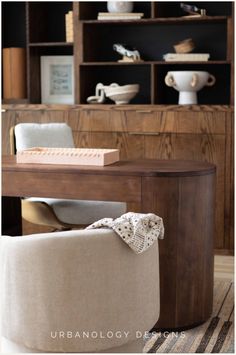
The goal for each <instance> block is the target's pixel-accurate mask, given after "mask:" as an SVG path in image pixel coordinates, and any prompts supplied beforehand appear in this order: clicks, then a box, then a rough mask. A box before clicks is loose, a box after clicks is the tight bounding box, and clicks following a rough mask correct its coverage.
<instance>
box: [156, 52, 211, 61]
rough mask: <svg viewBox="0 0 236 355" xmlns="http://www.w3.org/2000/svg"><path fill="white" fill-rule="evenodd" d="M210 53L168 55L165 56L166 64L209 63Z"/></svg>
mask: <svg viewBox="0 0 236 355" xmlns="http://www.w3.org/2000/svg"><path fill="white" fill-rule="evenodd" d="M209 58H210V54H209V53H167V54H164V55H163V59H164V60H165V62H207V61H208V60H209Z"/></svg>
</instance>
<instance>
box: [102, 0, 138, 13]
mask: <svg viewBox="0 0 236 355" xmlns="http://www.w3.org/2000/svg"><path fill="white" fill-rule="evenodd" d="M133 8H134V3H133V1H107V10H108V12H124V13H126V12H132V11H133Z"/></svg>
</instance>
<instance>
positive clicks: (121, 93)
mask: <svg viewBox="0 0 236 355" xmlns="http://www.w3.org/2000/svg"><path fill="white" fill-rule="evenodd" d="M138 92H139V85H138V84H131V85H122V86H120V85H118V84H116V86H115V85H113V86H111V85H110V86H108V87H105V94H106V97H108V98H109V99H111V100H112V101H114V102H115V103H116V105H125V104H128V103H129V102H130V100H132V99H133V98H134V97H135V95H137V93H138Z"/></svg>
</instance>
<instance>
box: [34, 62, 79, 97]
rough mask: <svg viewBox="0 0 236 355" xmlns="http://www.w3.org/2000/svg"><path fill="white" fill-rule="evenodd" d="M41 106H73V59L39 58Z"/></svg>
mask: <svg viewBox="0 0 236 355" xmlns="http://www.w3.org/2000/svg"><path fill="white" fill-rule="evenodd" d="M40 60H41V102H42V104H74V58H73V56H72V55H67V56H64V55H63V56H41V58H40Z"/></svg>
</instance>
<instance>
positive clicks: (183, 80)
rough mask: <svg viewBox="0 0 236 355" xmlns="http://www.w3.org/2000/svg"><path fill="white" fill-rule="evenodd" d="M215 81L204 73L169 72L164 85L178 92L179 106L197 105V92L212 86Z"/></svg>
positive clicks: (211, 76) (210, 75)
mask: <svg viewBox="0 0 236 355" xmlns="http://www.w3.org/2000/svg"><path fill="white" fill-rule="evenodd" d="M215 81H216V79H215V77H214V76H213V75H212V74H209V73H208V72H206V71H187V70H186V71H169V72H168V73H167V75H166V77H165V83H166V85H167V86H170V87H173V88H174V89H175V90H177V91H179V105H194V104H197V91H199V90H201V89H202V88H203V87H204V86H213V85H214V84H215Z"/></svg>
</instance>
